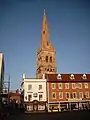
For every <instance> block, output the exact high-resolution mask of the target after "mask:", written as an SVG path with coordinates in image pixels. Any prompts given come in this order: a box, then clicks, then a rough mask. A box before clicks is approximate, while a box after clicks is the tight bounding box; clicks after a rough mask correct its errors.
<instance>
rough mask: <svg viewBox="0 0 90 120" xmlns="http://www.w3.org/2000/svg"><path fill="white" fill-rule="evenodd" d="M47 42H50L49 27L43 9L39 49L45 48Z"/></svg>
mask: <svg viewBox="0 0 90 120" xmlns="http://www.w3.org/2000/svg"><path fill="white" fill-rule="evenodd" d="M48 44H50V37H49V27H48V22H47V17H46V10H45V9H44V16H43V21H42V30H41V49H44V48H46V47H47V45H48Z"/></svg>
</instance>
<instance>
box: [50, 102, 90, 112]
mask: <svg viewBox="0 0 90 120" xmlns="http://www.w3.org/2000/svg"><path fill="white" fill-rule="evenodd" d="M88 109H90V101H65V102H53V103H52V102H50V103H48V112H55V111H56V112H60V111H72V110H88Z"/></svg>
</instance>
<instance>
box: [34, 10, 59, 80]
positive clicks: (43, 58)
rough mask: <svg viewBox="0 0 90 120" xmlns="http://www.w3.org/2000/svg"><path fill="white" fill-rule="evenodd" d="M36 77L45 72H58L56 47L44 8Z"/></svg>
mask: <svg viewBox="0 0 90 120" xmlns="http://www.w3.org/2000/svg"><path fill="white" fill-rule="evenodd" d="M36 60H37V61H36V62H37V65H36V78H41V77H42V75H43V74H45V73H47V74H55V73H56V70H57V69H56V49H55V48H54V46H53V45H52V43H51V41H50V36H49V27H48V22H47V17H46V11H45V10H44V16H43V21H42V30H41V42H40V47H39V49H38V50H37V59H36Z"/></svg>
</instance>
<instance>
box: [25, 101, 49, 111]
mask: <svg viewBox="0 0 90 120" xmlns="http://www.w3.org/2000/svg"><path fill="white" fill-rule="evenodd" d="M24 106H25V109H26V111H28V112H46V110H47V107H46V102H43V101H41V102H39V101H37V100H34V101H32V102H25V103H24Z"/></svg>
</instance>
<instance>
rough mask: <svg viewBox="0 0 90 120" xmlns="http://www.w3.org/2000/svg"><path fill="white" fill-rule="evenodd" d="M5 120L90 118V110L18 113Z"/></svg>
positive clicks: (70, 119)
mask: <svg viewBox="0 0 90 120" xmlns="http://www.w3.org/2000/svg"><path fill="white" fill-rule="evenodd" d="M5 120H90V111H74V112H73V111H72V112H62V113H61V112H59V113H17V114H13V115H10V116H9V117H8V118H7V119H5Z"/></svg>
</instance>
